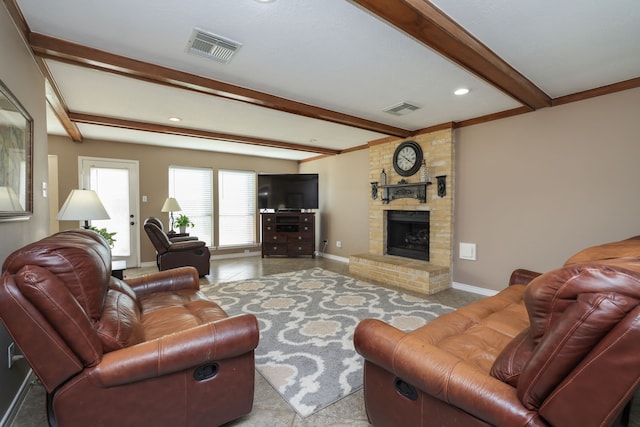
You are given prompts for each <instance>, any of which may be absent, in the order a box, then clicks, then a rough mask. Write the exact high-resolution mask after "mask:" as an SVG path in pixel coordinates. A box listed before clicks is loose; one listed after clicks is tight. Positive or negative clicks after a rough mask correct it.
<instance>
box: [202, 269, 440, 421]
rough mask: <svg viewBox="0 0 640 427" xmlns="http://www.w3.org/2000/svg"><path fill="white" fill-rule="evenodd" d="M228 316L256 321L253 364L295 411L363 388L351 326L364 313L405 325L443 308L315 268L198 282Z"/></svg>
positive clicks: (416, 323) (418, 323)
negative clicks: (204, 283)
mask: <svg viewBox="0 0 640 427" xmlns="http://www.w3.org/2000/svg"><path fill="white" fill-rule="evenodd" d="M203 291H205V293H206V294H207V295H208V296H209V297H210V298H211V299H212V300H214V301H216V302H217V303H218V304H220V305H221V306H222V307H223V308H224V310H225V311H226V312H227V313H228V314H229V315H231V316H233V315H237V314H241V313H253V314H255V315H256V317H257V318H258V323H259V326H260V343H259V344H258V347H257V349H256V351H255V357H256V368H257V369H258V370H259V371H260V373H261V374H262V375H263V376H264V377H265V378H266V380H267V381H268V382H269V383H270V384H271V385H272V386H273V387H274V388H275V389H276V390H277V391H278V392H279V393H280V394H281V395H282V397H283V398H284V399H285V400H286V401H287V402H289V404H290V405H291V406H292V407H293V408H294V410H295V411H296V412H297V413H298V414H300V416H302V417H307V416H309V415H311V414H313V413H315V412H317V411H319V410H321V409H323V408H325V407H327V406H329V405H331V404H332V403H334V402H336V401H337V400H339V399H342V398H343V397H345V396H348V395H349V394H351V393H353V392H355V391H357V390H359V389H360V388H362V375H363V359H362V357H361V356H360V355H359V354H357V353H356V351H355V349H354V346H353V331H354V330H355V327H356V325H357V324H358V322H359V321H360V320H362V319H365V318H375V319H380V320H383V321H385V322H387V323H389V324H392V325H394V326H395V327H397V328H399V329H402V330H412V329H415V328H417V327H420V326H422V325H424V324H425V323H427V322H429V321H430V320H431V319H434V318H435V317H437V316H439V315H441V314H443V313H447V312H449V311H452V309H451V308H450V307H447V306H443V305H441V304H436V303H432V302H429V301H426V300H424V299H420V298H415V297H413V296H410V295H407V294H403V293H401V292H398V291H393V290H389V289H386V288H383V287H381V286H375V285H372V284H369V283H366V282H363V281H360V280H357V279H353V278H351V277H346V276H343V275H340V274H337V273H333V272H331V271H327V270H324V269H322V268H314V269H311V270H302V271H296V272H291V273H284V274H277V275H273V276H265V277H261V278H259V279H254V280H245V281H240V282H230V283H221V284H218V285H212V286H209V287H206V288H203Z"/></svg>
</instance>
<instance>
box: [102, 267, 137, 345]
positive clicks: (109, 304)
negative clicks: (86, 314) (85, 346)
mask: <svg viewBox="0 0 640 427" xmlns="http://www.w3.org/2000/svg"><path fill="white" fill-rule="evenodd" d="M94 327H95V329H96V331H97V333H98V337H99V338H100V342H101V343H102V350H103V352H104V353H108V352H110V351H114V350H119V349H121V348H125V347H130V346H132V345H134V344H138V343H140V342H142V341H143V340H144V329H143V326H142V322H141V320H140V306H139V304H138V300H137V299H136V296H135V293H134V292H133V290H132V289H131V288H130V287H129V286H128V285H127V284H126V283H125V282H123V281H121V280H120V279H116V278H112V279H111V285H110V287H109V290H108V291H107V297H106V299H105V304H104V310H103V312H102V316H100V320H99V321H98V322H96V323H95V325H94Z"/></svg>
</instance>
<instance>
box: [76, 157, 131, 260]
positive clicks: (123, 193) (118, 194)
mask: <svg viewBox="0 0 640 427" xmlns="http://www.w3.org/2000/svg"><path fill="white" fill-rule="evenodd" d="M80 161H81V168H80V169H81V171H82V183H81V185H82V186H83V187H82V188H89V189H91V190H94V191H95V192H96V193H98V197H99V198H100V200H101V201H102V204H103V205H104V207H105V209H106V210H107V213H108V214H109V216H110V219H107V220H93V221H91V225H93V226H94V227H97V228H106V229H107V231H108V232H110V233H113V232H115V233H116V234H115V236H113V237H114V239H115V243H114V246H113V248H112V249H111V253H112V256H113V259H114V260H125V261H126V263H127V267H137V266H138V265H139V249H138V248H139V238H140V237H139V236H140V234H139V231H138V230H139V225H138V211H139V207H138V204H137V200H138V196H137V194H138V165H137V162H134V161H122V160H109V159H95V158H81V159H80Z"/></svg>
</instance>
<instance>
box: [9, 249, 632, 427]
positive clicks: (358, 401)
mask: <svg viewBox="0 0 640 427" xmlns="http://www.w3.org/2000/svg"><path fill="white" fill-rule="evenodd" d="M313 267H322V268H325V269H327V270H331V271H334V272H336V273H340V274H344V275H349V271H348V264H346V263H342V262H338V261H334V260H329V259H326V258H315V259H311V258H296V259H295V260H293V259H282V258H265V259H262V258H260V257H247V258H233V259H225V260H216V261H212V263H211V274H210V275H209V276H207V277H205V278H202V279H201V280H203V281H204V282H205V283H218V282H230V281H234V280H244V279H250V278H255V277H261V276H267V275H270V274H276V273H283V272H287V271H293V270H304V269H308V268H313ZM152 271H155V268H150V269H149V268H141V269H129V270H126V271H125V278H126V277H133V276H135V275H139V274H145V273H148V272H152ZM507 279H508V278H507ZM507 279H505V280H507ZM369 281H370V280H369ZM480 298H482V296H480V295H476V294H472V293H468V292H464V291H460V290H455V289H449V290H446V291H443V292H440V293H438V294H435V295H431V296H429V298H428V299H429V300H431V301H434V302H439V303H441V304H444V305H448V306H451V307H456V308H457V307H461V306H463V305H466V304H469V303H471V302H473V301H475V300H477V299H480ZM634 418H638V420H637V421H636V420H635V419H634ZM369 425H370V424H369V423H368V422H367V416H366V414H365V409H364V401H363V396H362V390H360V391H358V392H356V393H354V394H352V395H350V396H347V397H345V398H344V399H342V400H340V401H338V402H337V403H335V404H333V405H331V406H329V407H327V408H325V409H323V410H321V411H319V412H318V413H316V414H314V415H312V416H310V417H307V418H301V417H300V416H298V415H297V414H296V412H295V411H293V409H291V408H290V407H289V405H288V404H287V403H286V402H285V401H284V400H282V398H281V397H280V395H279V394H278V393H277V392H276V391H275V390H274V389H273V388H272V387H271V386H270V385H269V384H268V383H267V382H266V381H265V380H264V378H263V377H262V376H261V375H260V374H259V373H258V372H257V371H256V384H255V395H254V405H253V411H252V412H251V413H250V414H249V415H247V416H245V417H243V418H240V419H238V420H235V421H233V422H231V423H228V424H226V426H268V427H279V426H282V427H293V426H296V427H303V426H314V427H316V426H318V427H320V426H332V427H336V426H345V427H347V426H369ZM631 425H632V426H639V427H640V416H638V417H634V416H632V422H631ZM45 426H47V417H46V409H45V392H44V388H43V387H42V385H40V384H39V383H38V382H37V381H34V382H33V384H32V386H31V387H30V389H29V391H28V393H27V397H26V398H25V400H24V402H23V403H22V406H21V407H20V410H19V412H18V414H17V416H16V418H15V420H14V421H13V423H12V424H11V427H45Z"/></svg>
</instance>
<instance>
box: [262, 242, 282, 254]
mask: <svg viewBox="0 0 640 427" xmlns="http://www.w3.org/2000/svg"><path fill="white" fill-rule="evenodd" d="M262 250H263V252H264V254H265V255H287V244H286V243H270V242H265V243H263V244H262Z"/></svg>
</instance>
